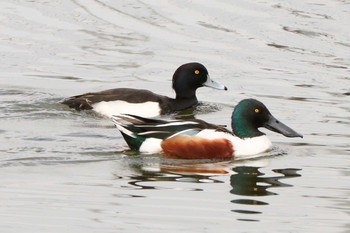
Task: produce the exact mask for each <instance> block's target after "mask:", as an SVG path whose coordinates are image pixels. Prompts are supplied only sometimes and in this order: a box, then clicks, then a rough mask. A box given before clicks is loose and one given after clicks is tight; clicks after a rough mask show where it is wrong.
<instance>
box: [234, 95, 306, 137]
mask: <svg viewBox="0 0 350 233" xmlns="http://www.w3.org/2000/svg"><path fill="white" fill-rule="evenodd" d="M260 127H265V128H267V129H269V130H271V131H274V132H276V133H280V134H282V135H284V136H286V137H303V136H302V135H301V134H299V133H297V132H295V131H294V130H293V129H291V128H289V127H288V126H286V125H285V124H283V123H282V122H280V121H279V120H277V119H276V118H275V117H274V116H273V115H272V114H271V113H270V111H269V110H268V109H267V107H266V106H265V105H264V104H263V103H261V102H260V101H258V100H255V99H244V100H242V101H240V102H239V103H238V104H237V106H236V107H235V109H234V111H233V113H232V130H233V132H234V134H235V135H237V136H238V137H240V138H250V137H256V136H261V135H263V134H264V133H262V132H260V131H259V130H258V128H260Z"/></svg>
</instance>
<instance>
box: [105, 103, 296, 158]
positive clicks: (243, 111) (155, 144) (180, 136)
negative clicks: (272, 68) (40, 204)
mask: <svg viewBox="0 0 350 233" xmlns="http://www.w3.org/2000/svg"><path fill="white" fill-rule="evenodd" d="M112 119H113V122H114V124H115V125H116V126H117V128H118V129H119V130H120V132H121V133H122V135H123V137H124V139H125V141H126V142H127V143H128V145H129V147H130V148H131V149H134V150H138V151H140V152H145V153H164V154H166V155H169V156H172V157H177V158H183V159H210V158H220V159H228V158H233V157H235V158H236V159H237V158H247V157H251V156H253V155H256V154H259V153H263V152H266V151H269V150H270V149H271V147H272V143H271V141H270V140H269V138H268V137H267V136H266V135H265V134H264V133H262V132H260V131H259V130H258V128H259V127H265V128H268V129H270V130H272V131H275V132H278V133H281V134H283V135H284V136H287V137H302V136H301V135H300V134H298V133H297V132H295V131H294V130H292V129H291V128H289V127H288V126H286V125H284V124H283V123H281V122H280V121H278V120H276V118H274V117H273V116H272V115H271V113H270V112H269V110H268V109H267V108H266V107H265V105H263V104H262V103H261V102H259V101H257V100H254V99H246V100H242V101H241V102H240V103H239V104H238V105H237V106H236V108H235V110H234V112H233V114H232V129H233V132H230V131H229V130H227V129H226V128H223V127H222V126H218V125H214V124H210V123H207V122H205V121H201V120H170V121H164V120H156V119H148V118H143V117H139V116H134V115H123V114H122V115H116V116H114V117H113V118H112Z"/></svg>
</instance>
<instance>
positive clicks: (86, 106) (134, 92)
mask: <svg viewBox="0 0 350 233" xmlns="http://www.w3.org/2000/svg"><path fill="white" fill-rule="evenodd" d="M163 98H165V97H164V96H161V95H157V94H155V93H153V92H151V91H148V90H142V89H131V88H115V89H110V90H105V91H100V92H89V93H85V94H82V95H76V96H72V97H69V98H66V99H64V100H62V101H61V103H62V104H65V105H68V106H69V107H70V108H74V109H76V110H91V109H93V104H95V103H99V102H102V101H105V102H109V101H117V100H122V101H127V102H130V103H143V102H147V101H151V102H160V101H161V100H162V99H163Z"/></svg>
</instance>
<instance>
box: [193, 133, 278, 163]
mask: <svg viewBox="0 0 350 233" xmlns="http://www.w3.org/2000/svg"><path fill="white" fill-rule="evenodd" d="M197 136H199V137H202V138H207V139H217V138H226V139H228V140H230V141H231V142H232V144H233V150H234V156H235V159H246V158H252V157H256V156H254V155H257V154H260V153H263V152H266V151H269V150H271V148H272V143H271V141H270V139H269V138H268V137H267V136H266V135H262V136H259V137H254V138H246V139H241V138H238V137H235V136H233V135H230V134H227V133H224V132H217V131H215V130H212V129H206V130H203V131H201V132H199V133H198V134H197Z"/></svg>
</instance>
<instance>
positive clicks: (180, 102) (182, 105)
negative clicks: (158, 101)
mask: <svg viewBox="0 0 350 233" xmlns="http://www.w3.org/2000/svg"><path fill="white" fill-rule="evenodd" d="M175 102H176V108H177V109H176V111H179V110H184V109H186V108H190V107H192V106H194V105H197V104H198V100H197V98H196V96H195V95H194V96H192V97H188V98H187V97H178V96H176V98H175Z"/></svg>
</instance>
